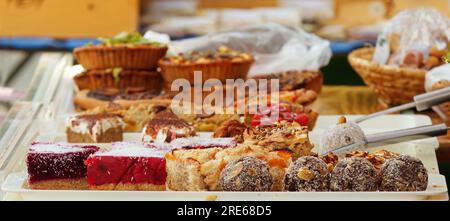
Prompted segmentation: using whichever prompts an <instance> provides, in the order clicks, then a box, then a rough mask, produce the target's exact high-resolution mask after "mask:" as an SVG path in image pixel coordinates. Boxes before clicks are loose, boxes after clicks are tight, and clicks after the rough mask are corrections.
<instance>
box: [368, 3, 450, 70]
mask: <svg viewBox="0 0 450 221" xmlns="http://www.w3.org/2000/svg"><path fill="white" fill-rule="evenodd" d="M449 41H450V19H448V18H447V17H446V16H444V15H442V14H440V13H439V12H437V11H436V10H434V9H430V8H420V9H410V10H404V11H402V12H400V13H399V14H397V15H396V16H395V17H394V18H392V19H391V20H390V21H389V22H387V24H386V25H385V27H384V28H383V31H382V33H381V34H380V35H379V36H378V40H377V44H376V49H375V53H374V56H373V61H374V62H377V63H380V64H389V65H395V66H409V67H414V68H425V69H431V68H432V67H434V66H433V65H435V66H436V65H438V64H436V62H439V64H441V61H440V58H439V57H438V56H439V53H443V52H442V51H444V50H446V49H447V47H448V45H447V44H448V42H449ZM434 56H435V58H432V60H430V59H429V58H430V57H434ZM436 59H438V60H436Z"/></svg>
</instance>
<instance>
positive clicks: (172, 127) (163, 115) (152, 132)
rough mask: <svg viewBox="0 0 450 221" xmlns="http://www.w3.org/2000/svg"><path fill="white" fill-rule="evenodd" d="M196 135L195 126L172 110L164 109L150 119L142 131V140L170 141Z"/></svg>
mask: <svg viewBox="0 0 450 221" xmlns="http://www.w3.org/2000/svg"><path fill="white" fill-rule="evenodd" d="M194 135H195V130H194V128H193V127H192V126H191V125H189V124H188V122H186V121H185V120H183V119H180V118H179V117H177V115H175V114H174V113H172V112H171V111H162V112H160V113H158V114H156V115H155V117H154V118H153V119H152V120H150V121H149V122H148V123H147V125H146V126H145V128H144V130H143V131H142V141H144V142H151V141H154V142H155V143H164V142H170V141H172V140H174V139H176V138H180V137H191V136H194Z"/></svg>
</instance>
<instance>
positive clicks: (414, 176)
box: [380, 155, 428, 191]
mask: <svg viewBox="0 0 450 221" xmlns="http://www.w3.org/2000/svg"><path fill="white" fill-rule="evenodd" d="M427 185H428V173H427V169H426V168H425V166H424V165H423V163H422V161H420V160H419V159H417V158H415V157H411V156H407V155H400V156H397V157H394V158H391V159H388V160H387V161H386V162H385V163H384V164H383V166H382V167H381V187H380V190H382V191H424V190H426V189H427Z"/></svg>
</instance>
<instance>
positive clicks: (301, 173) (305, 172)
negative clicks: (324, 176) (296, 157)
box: [297, 167, 314, 181]
mask: <svg viewBox="0 0 450 221" xmlns="http://www.w3.org/2000/svg"><path fill="white" fill-rule="evenodd" d="M297 176H298V178H300V179H302V180H306V181H308V180H311V179H312V178H313V177H314V172H312V171H311V170H309V169H308V168H305V167H302V168H300V169H299V170H298V173H297Z"/></svg>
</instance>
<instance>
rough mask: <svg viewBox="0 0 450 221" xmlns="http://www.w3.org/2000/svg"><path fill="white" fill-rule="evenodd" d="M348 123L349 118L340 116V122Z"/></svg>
mask: <svg viewBox="0 0 450 221" xmlns="http://www.w3.org/2000/svg"><path fill="white" fill-rule="evenodd" d="M345 123H347V118H345V117H344V116H340V117H339V119H338V124H345Z"/></svg>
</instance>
